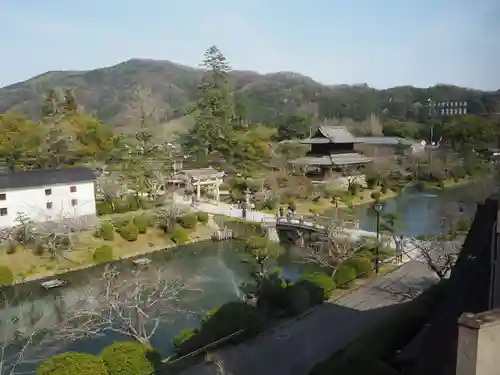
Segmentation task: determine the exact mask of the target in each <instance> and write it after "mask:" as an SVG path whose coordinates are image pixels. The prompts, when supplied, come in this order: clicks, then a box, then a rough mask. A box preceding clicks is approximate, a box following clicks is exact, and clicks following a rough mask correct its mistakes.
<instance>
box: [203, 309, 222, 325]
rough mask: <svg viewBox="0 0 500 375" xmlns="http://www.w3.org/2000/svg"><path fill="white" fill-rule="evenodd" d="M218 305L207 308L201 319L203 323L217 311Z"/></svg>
mask: <svg viewBox="0 0 500 375" xmlns="http://www.w3.org/2000/svg"><path fill="white" fill-rule="evenodd" d="M219 308H220V306H217V307H212V308H211V309H210V310H208V311H207V312H206V313H205V315H203V318H202V319H201V322H202V323H204V322H206V321H207V320H209V319H211V318H212V316H214V315H215V313H216V312H217V310H219Z"/></svg>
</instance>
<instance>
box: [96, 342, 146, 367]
mask: <svg viewBox="0 0 500 375" xmlns="http://www.w3.org/2000/svg"><path fill="white" fill-rule="evenodd" d="M154 357H156V356H155V355H154V352H153V350H152V348H151V347H149V346H146V345H142V344H140V343H138V342H133V341H123V342H116V343H114V344H112V345H110V346H108V347H106V348H104V350H103V351H102V353H101V360H102V362H103V363H104V365H105V366H106V369H107V370H108V373H109V375H138V374H141V375H147V374H150V373H153V372H154V370H155V365H156V364H155V363H153V358H154Z"/></svg>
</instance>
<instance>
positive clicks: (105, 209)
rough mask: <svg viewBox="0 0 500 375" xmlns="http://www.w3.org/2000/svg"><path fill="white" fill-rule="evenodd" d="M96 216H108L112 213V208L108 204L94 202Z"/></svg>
mask: <svg viewBox="0 0 500 375" xmlns="http://www.w3.org/2000/svg"><path fill="white" fill-rule="evenodd" d="M96 211H97V215H99V216H103V215H109V214H112V213H113V206H112V205H111V204H109V202H104V201H99V202H96Z"/></svg>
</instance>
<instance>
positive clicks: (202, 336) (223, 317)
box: [176, 302, 265, 355]
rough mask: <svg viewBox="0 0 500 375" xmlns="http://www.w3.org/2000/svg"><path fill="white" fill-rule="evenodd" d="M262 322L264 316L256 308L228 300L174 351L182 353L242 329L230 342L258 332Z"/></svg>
mask: <svg viewBox="0 0 500 375" xmlns="http://www.w3.org/2000/svg"><path fill="white" fill-rule="evenodd" d="M264 322H265V316H264V315H263V313H262V312H261V311H260V310H258V309H257V308H255V307H253V306H251V305H249V304H247V303H245V302H228V303H226V304H224V305H222V306H221V307H220V308H219V309H217V311H216V312H215V313H214V314H213V315H212V316H211V317H210V318H209V319H207V320H205V321H204V322H203V323H202V324H201V328H200V330H199V332H197V333H196V334H195V335H193V336H192V337H191V338H190V339H188V340H185V341H184V342H183V343H182V344H181V345H180V346H179V347H178V348H177V351H176V352H177V353H178V354H180V355H183V354H186V353H189V352H192V351H194V350H196V349H199V348H201V347H203V346H206V345H208V344H210V343H213V342H214V341H217V340H220V339H221V338H223V337H226V336H229V335H230V334H232V333H234V332H237V331H239V330H244V334H242V335H239V336H237V337H235V338H234V339H233V340H230V341H231V342H232V343H234V342H237V341H238V340H242V339H244V338H248V337H250V336H252V335H255V334H256V333H258V332H259V330H260V328H261V327H262V324H263V323H264ZM179 341H180V340H179Z"/></svg>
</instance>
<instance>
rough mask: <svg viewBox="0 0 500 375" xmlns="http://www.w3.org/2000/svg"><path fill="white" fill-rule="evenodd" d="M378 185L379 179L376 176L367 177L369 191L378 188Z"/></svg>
mask: <svg viewBox="0 0 500 375" xmlns="http://www.w3.org/2000/svg"><path fill="white" fill-rule="evenodd" d="M377 183H378V179H377V177H374V176H370V177H366V186H367V187H368V189H374V188H375V186H377Z"/></svg>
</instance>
